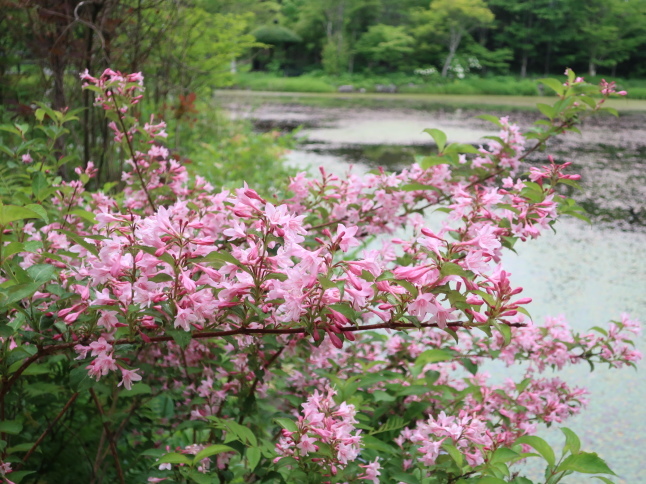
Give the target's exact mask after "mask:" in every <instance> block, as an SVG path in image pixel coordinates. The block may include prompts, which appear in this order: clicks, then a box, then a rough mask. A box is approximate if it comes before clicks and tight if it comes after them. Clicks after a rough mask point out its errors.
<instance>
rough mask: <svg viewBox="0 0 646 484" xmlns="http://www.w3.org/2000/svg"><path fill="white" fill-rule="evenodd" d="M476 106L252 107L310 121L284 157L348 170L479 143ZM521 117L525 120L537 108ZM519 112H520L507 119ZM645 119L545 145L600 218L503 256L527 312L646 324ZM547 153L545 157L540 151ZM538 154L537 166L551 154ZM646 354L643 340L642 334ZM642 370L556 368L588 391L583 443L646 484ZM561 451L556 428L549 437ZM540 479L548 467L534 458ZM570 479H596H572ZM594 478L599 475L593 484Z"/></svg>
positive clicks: (266, 118)
mask: <svg viewBox="0 0 646 484" xmlns="http://www.w3.org/2000/svg"><path fill="white" fill-rule="evenodd" d="M473 114H478V113H471V112H468V111H464V112H463V111H461V110H457V111H453V112H418V111H397V110H383V109H382V110H370V109H360V110H356V109H325V108H311V107H307V108H305V107H299V106H293V105H290V106H280V105H278V106H277V105H271V106H266V107H259V108H257V109H256V110H255V111H254V112H252V113H247V115H249V116H251V117H252V118H255V119H256V120H258V122H259V123H260V124H261V125H262V126H263V127H267V126H272V127H281V126H285V125H286V126H294V125H296V124H304V125H305V126H306V128H305V129H304V130H303V131H302V132H301V134H302V135H303V136H304V141H303V143H302V144H301V146H300V147H299V148H298V149H297V150H294V151H293V152H291V153H290V154H289V156H288V161H289V163H291V164H293V165H295V166H297V167H299V168H307V167H317V166H318V165H324V166H325V167H326V168H327V169H328V170H330V171H334V172H337V173H339V174H342V173H344V172H345V171H346V170H347V169H348V166H349V165H350V164H352V165H354V168H353V170H354V171H355V172H357V171H358V172H362V171H367V170H368V169H371V168H374V167H376V166H384V167H386V168H390V169H396V168H397V167H400V166H403V165H404V164H406V163H409V162H410V161H411V160H412V157H413V155H415V154H425V153H428V152H429V151H430V150H432V145H431V143H430V140H429V137H428V135H426V134H423V133H422V130H423V129H425V128H429V127H434V128H440V129H444V130H445V131H446V132H447V134H448V138H449V141H459V142H467V143H475V144H477V142H478V140H479V139H481V137H482V136H485V135H489V134H492V132H491V131H492V130H491V127H490V126H491V125H487V124H485V123H483V122H480V121H473V120H471V115H473ZM517 114H519V115H520V118H521V119H520V124H521V125H526V124H527V123H529V122H530V121H531V116H529V117H528V115H527V114H522V113H517ZM511 117H512V119H514V115H513V114H512V115H511ZM643 126H644V124H643V119H642V117H641V115H632V116H630V115H629V116H626V117H624V118H622V119H620V120H619V121H611V120H609V119H608V118H606V119H602V120H599V121H596V122H588V124H587V126H585V129H587V133H586V131H584V135H583V137H573V136H568V137H567V138H566V139H565V140H564V141H559V142H557V143H554V144H553V145H552V146H551V147H550V149H549V150H548V152H549V153H553V154H555V155H556V156H557V159H558V161H560V162H563V161H572V162H574V164H575V168H576V169H577V170H578V172H579V173H582V175H583V177H584V178H583V185H584V187H585V189H586V192H585V193H583V194H578V195H575V197H576V198H578V199H579V201H580V203H582V204H583V205H584V206H585V207H586V209H588V210H589V211H590V212H591V213H592V214H593V218H594V220H595V223H594V224H593V225H592V226H590V225H587V224H585V223H583V222H580V221H578V220H563V221H562V222H560V223H559V224H558V225H557V227H556V229H557V232H556V233H554V234H547V235H545V236H543V237H541V238H540V239H538V240H536V241H532V242H529V243H526V244H521V245H520V246H519V247H518V254H517V255H516V254H513V253H510V254H508V255H507V256H506V257H505V260H504V262H505V264H506V267H507V270H509V271H510V272H511V273H512V280H513V281H514V282H515V284H516V285H520V286H523V287H524V288H525V292H524V294H525V295H527V296H530V297H532V298H533V300H534V302H532V303H531V305H530V307H529V310H530V312H531V314H532V316H533V317H534V319H535V320H536V321H541V320H542V319H543V318H544V317H545V316H547V315H559V314H564V315H565V316H566V318H567V319H568V321H569V322H570V323H571V325H572V326H573V327H574V328H575V329H577V330H586V329H588V328H589V327H591V326H595V325H601V326H603V325H604V324H605V323H607V322H608V321H609V320H611V319H613V318H617V317H619V315H620V314H621V313H622V312H628V313H630V314H631V315H633V316H636V317H637V318H638V319H640V320H641V321H642V322H644V323H646V262H645V261H646V230H645V227H646V208H645V207H644V201H645V200H646V192H645V191H644V190H645V189H644V186H645V185H646V164H645V160H646V128H643ZM543 159H544V158H543ZM543 159H541V157H540V156H539V157H537V158H535V159H534V162H539V163H540V162H543ZM637 345H638V348H639V349H640V351H642V353H644V354H646V338H645V337H644V336H643V335H642V336H641V337H640V338H639V340H638V341H637ZM485 370H486V371H488V372H489V373H491V374H492V375H493V377H494V378H495V379H496V380H497V379H503V378H505V377H506V376H513V375H514V374H516V375H518V374H519V371H517V370H518V369H514V368H512V369H511V371H510V369H507V368H504V366H500V365H490V366H489V367H487V368H485ZM644 375H645V373H644V370H642V369H640V370H639V371H638V372H636V371H635V370H633V369H623V370H619V371H617V370H607V369H605V368H598V369H597V370H596V371H595V372H594V373H591V372H590V371H589V367H588V366H587V365H585V366H583V365H580V366H577V367H571V368H568V369H566V370H565V371H563V372H561V373H560V376H561V377H562V378H563V379H564V380H566V381H568V382H569V383H570V384H573V385H577V386H584V387H587V388H588V389H589V391H590V395H589V400H590V404H589V406H588V407H587V409H585V410H584V412H583V413H582V414H581V415H580V416H577V417H576V418H573V419H571V420H570V421H568V422H567V423H566V426H568V427H570V428H572V429H573V430H574V431H575V432H577V433H578V434H579V435H580V437H581V439H582V442H583V449H584V450H588V451H595V452H598V453H599V454H600V455H601V456H602V457H603V458H604V459H606V461H607V462H608V464H609V465H610V467H611V468H613V469H614V470H615V471H616V472H617V473H618V474H619V478H615V481H616V482H618V483H622V484H638V483H646V471H644V470H643V469H644V466H645V465H646V406H645V405H644V402H646V379H645V378H644ZM541 435H542V436H543V437H545V438H546V439H548V440H549V441H551V443H552V444H555V445H557V448H560V447H558V446H560V445H561V444H562V438H561V433H560V432H559V431H558V430H556V429H555V428H553V429H550V430H549V431H547V432H543V433H542V434H541ZM528 469H529V470H530V472H531V474H532V477H533V478H534V479H535V480H536V482H541V477H540V476H541V472H539V471H538V469H536V467H535V466H532V465H531V461H530V462H529V463H528ZM565 482H567V483H570V484H578V483H579V482H581V483H582V482H591V481H590V479H588V478H581V477H580V478H568V479H566V481H565ZM592 482H599V481H596V480H592Z"/></svg>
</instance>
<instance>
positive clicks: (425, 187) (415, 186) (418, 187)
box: [399, 167, 440, 192]
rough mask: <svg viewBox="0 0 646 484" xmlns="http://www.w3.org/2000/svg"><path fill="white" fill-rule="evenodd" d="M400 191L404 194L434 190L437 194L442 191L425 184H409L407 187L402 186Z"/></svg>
mask: <svg viewBox="0 0 646 484" xmlns="http://www.w3.org/2000/svg"><path fill="white" fill-rule="evenodd" d="M422 168H424V167H422ZM399 190H401V191H402V192H416V191H418V190H433V191H436V192H438V191H440V189H439V188H437V187H436V186H433V185H424V184H423V183H407V184H406V185H402V186H400V187H399Z"/></svg>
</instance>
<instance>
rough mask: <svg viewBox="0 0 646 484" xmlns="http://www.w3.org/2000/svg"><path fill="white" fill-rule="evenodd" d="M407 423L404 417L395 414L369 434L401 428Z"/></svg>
mask: <svg viewBox="0 0 646 484" xmlns="http://www.w3.org/2000/svg"><path fill="white" fill-rule="evenodd" d="M427 391H428V389H425V392H427ZM405 425H406V422H405V421H404V419H403V418H402V417H400V416H398V415H395V416H393V417H390V418H389V419H388V421H387V422H386V423H385V424H383V425H381V426H380V427H379V428H378V429H375V430H373V431H371V432H370V433H369V435H376V434H380V433H382V432H389V431H391V430H396V429H400V428H402V427H403V426H405Z"/></svg>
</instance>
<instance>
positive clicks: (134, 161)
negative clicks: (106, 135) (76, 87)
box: [106, 89, 157, 212]
mask: <svg viewBox="0 0 646 484" xmlns="http://www.w3.org/2000/svg"><path fill="white" fill-rule="evenodd" d="M106 92H107V93H108V95H109V96H112V102H113V103H114V109H115V112H116V113H117V117H118V118H119V124H121V129H122V130H123V135H124V137H125V139H126V143H127V144H128V150H130V156H132V164H133V166H134V167H135V172H136V173H137V176H138V177H139V183H141V188H142V190H143V191H144V193H145V194H146V198H147V199H148V203H149V204H150V207H151V208H152V209H153V212H156V211H157V207H155V202H153V199H152V197H151V196H150V192H148V188H146V182H145V181H144V176H143V175H142V174H141V170H140V169H139V165H138V164H137V155H136V154H135V148H134V147H133V146H132V140H131V139H130V134H129V133H128V130H127V129H126V124H125V123H124V121H123V116H122V114H121V111H119V104H118V103H117V98H116V97H115V95H114V92H113V91H112V90H111V89H108V90H107V91H106Z"/></svg>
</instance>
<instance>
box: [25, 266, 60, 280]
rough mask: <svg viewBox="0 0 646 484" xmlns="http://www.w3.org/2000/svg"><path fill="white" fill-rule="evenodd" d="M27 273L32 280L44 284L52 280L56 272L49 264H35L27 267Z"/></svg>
mask: <svg viewBox="0 0 646 484" xmlns="http://www.w3.org/2000/svg"><path fill="white" fill-rule="evenodd" d="M27 274H29V277H31V278H32V279H33V280H34V282H37V283H39V284H44V283H46V282H49V281H51V280H52V277H54V274H56V267H54V266H53V265H51V264H36V265H33V266H30V267H28V268H27Z"/></svg>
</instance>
